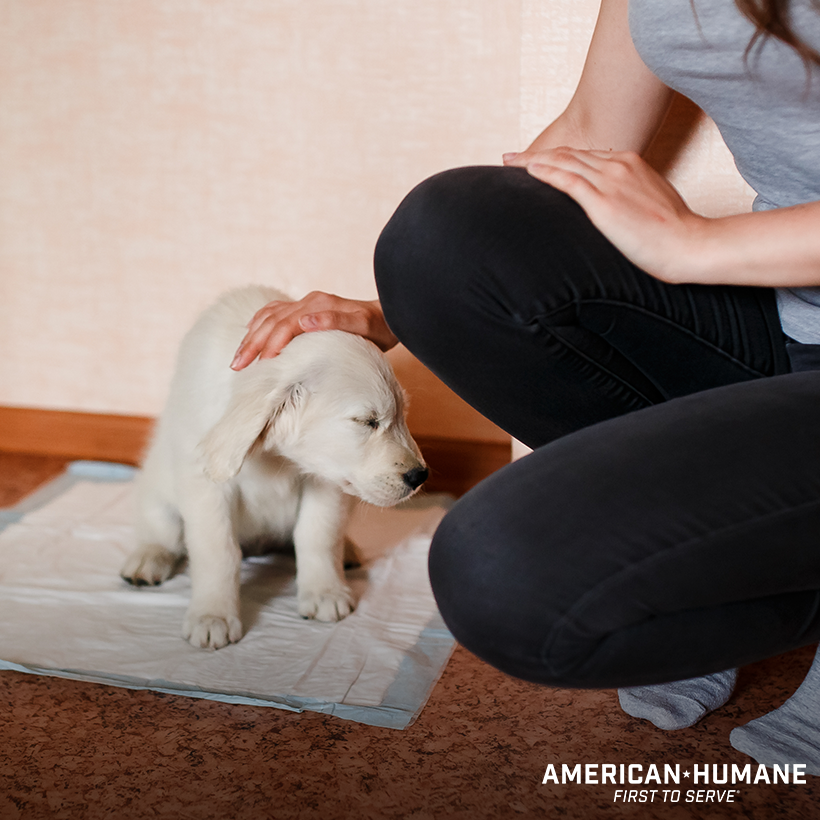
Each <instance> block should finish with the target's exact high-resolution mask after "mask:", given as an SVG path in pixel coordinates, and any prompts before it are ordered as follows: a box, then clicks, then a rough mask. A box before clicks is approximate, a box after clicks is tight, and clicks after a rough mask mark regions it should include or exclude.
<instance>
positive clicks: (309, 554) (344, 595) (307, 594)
mask: <svg viewBox="0 0 820 820" xmlns="http://www.w3.org/2000/svg"><path fill="white" fill-rule="evenodd" d="M351 501H352V499H351V498H350V497H349V496H347V495H345V494H344V493H342V491H341V490H339V489H338V488H337V487H335V486H334V485H332V484H329V483H328V482H324V481H321V480H320V479H317V478H309V479H307V481H306V484H305V487H304V490H303V495H302V502H301V505H300V507H299V518H298V520H297V522H296V527H295V528H294V531H293V545H294V547H295V549H296V589H297V594H298V604H299V614H300V615H301V616H302V617H303V618H316V620H317V621H340V620H341V619H342V618H344V617H345V616H346V615H349V614H350V612H351V611H352V610H353V597H352V595H351V592H350V589H349V588H348V586H347V584H345V582H344V574H343V567H342V561H343V554H344V531H345V528H346V526H347V522H348V519H349V518H350V509H351Z"/></svg>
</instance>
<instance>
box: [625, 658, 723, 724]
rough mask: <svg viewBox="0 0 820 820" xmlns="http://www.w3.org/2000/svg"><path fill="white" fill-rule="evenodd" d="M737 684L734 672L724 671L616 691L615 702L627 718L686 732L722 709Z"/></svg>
mask: <svg viewBox="0 0 820 820" xmlns="http://www.w3.org/2000/svg"><path fill="white" fill-rule="evenodd" d="M736 681H737V669H727V670H726V671H724V672H716V673H715V674H714V675H705V676H704V677H702V678H689V679H687V680H679V681H674V682H673V683H659V684H655V685H652V686H630V687H628V688H625V689H619V690H618V700H619V701H620V703H621V708H622V709H623V710H624V712H626V713H627V714H628V715H631V716H632V717H636V718H643V719H644V720H648V721H650V722H652V723H654V724H655V726H657V727H658V728H659V729H666V730H667V731H668V730H671V729H686V728H687V727H689V726H693V725H694V724H695V723H697V722H698V721H699V720H700V719H701V718H702V717H703V716H704V715H705V714H707V713H708V712H712V711H714V710H715V709H719V708H720V707H721V706H723V705H724V704H725V703H726V701H728V700H729V698H730V697H731V696H732V692H734V690H735V683H736Z"/></svg>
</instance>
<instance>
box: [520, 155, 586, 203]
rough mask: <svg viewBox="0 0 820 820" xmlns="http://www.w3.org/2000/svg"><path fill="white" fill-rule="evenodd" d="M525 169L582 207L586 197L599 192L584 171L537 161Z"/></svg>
mask: <svg viewBox="0 0 820 820" xmlns="http://www.w3.org/2000/svg"><path fill="white" fill-rule="evenodd" d="M527 170H528V171H529V172H530V174H531V175H532V176H534V177H535V178H536V179H540V180H541V182H546V183H548V184H549V185H552V187H553V188H557V189H558V190H559V191H563V192H564V193H565V194H568V195H569V196H571V197H572V198H573V199H574V200H575V201H576V202H578V203H579V204H580V205H581V206H582V207H583V206H584V200H585V199H586V198H587V197H589V196H592V195H599V196H600V194H601V191H600V190H599V189H598V188H597V186H596V185H595V184H594V182H593V181H592V180H591V179H590V178H589V176H587V175H585V174H584V173H578V172H577V171H573V170H568V169H567V168H561V167H559V166H555V165H546V164H544V163H539V162H536V163H533V164H532V165H528V166H527Z"/></svg>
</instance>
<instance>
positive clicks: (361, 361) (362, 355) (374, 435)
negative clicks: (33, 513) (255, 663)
mask: <svg viewBox="0 0 820 820" xmlns="http://www.w3.org/2000/svg"><path fill="white" fill-rule="evenodd" d="M286 298H287V297H285V296H283V294H281V293H279V292H277V291H275V290H273V289H272V288H264V287H259V286H254V287H248V288H244V289H241V290H236V291H231V292H229V293H227V294H225V295H224V296H223V297H222V298H221V299H220V300H219V301H218V302H217V303H216V304H215V305H213V306H212V307H211V308H209V309H208V310H206V311H205V312H204V313H203V314H202V316H201V317H200V318H199V319H198V321H197V322H196V324H195V325H194V326H193V328H192V329H191V330H190V331H189V332H188V334H187V335H186V337H185V339H184V340H183V342H182V346H181V348H180V352H179V357H178V360H177V367H176V372H175V374H174V378H173V381H172V384H171V390H170V395H169V398H168V402H167V405H166V407H165V410H164V411H163V414H162V416H161V418H160V420H159V423H158V425H157V429H156V433H155V436H154V439H153V442H152V444H151V447H150V448H149V450H148V453H147V455H146V457H145V460H144V463H143V467H142V470H141V473H140V476H139V479H138V514H137V539H138V544H139V546H138V548H137V549H136V551H135V552H134V553H133V554H132V555H131V556H130V557H129V558H128V560H127V561H126V563H125V565H124V567H123V569H122V576H123V577H124V578H125V579H126V580H128V581H130V582H131V583H134V584H158V583H161V582H162V581H164V580H166V579H167V578H168V577H169V576H170V575H171V573H172V572H173V570H174V568H175V567H176V565H177V563H178V562H179V560H180V559H181V558H182V557H183V556H184V555H185V554H186V553H187V555H188V560H189V572H190V577H191V590H192V592H191V602H190V605H189V607H188V611H187V614H186V616H185V620H184V624H183V635H184V637H185V638H187V639H188V640H189V641H190V642H191V643H192V644H193V645H194V646H200V647H208V648H213V649H218V648H219V647H221V646H225V645H226V644H228V643H230V642H234V641H238V640H239V639H240V638H241V637H242V624H241V621H240V610H239V569H240V562H241V560H242V550H243V548H244V549H245V551H246V552H247V551H258V550H259V549H260V548H266V547H268V546H270V544H271V543H275V544H284V545H288V544H292V545H293V547H294V549H295V552H296V567H297V594H298V608H299V613H300V614H301V615H303V616H304V617H308V618H317V619H318V620H322V621H336V620H339V619H341V618H344V617H345V616H346V615H347V614H348V613H349V612H350V611H351V609H352V607H353V602H352V599H351V595H350V590H349V589H348V587H347V586H346V584H345V582H344V577H343V567H342V560H343V538H344V536H343V534H344V530H345V526H346V524H347V520H348V516H349V513H350V506H351V501H352V498H351V496H357V497H359V498H362V499H364V500H365V501H368V502H370V503H372V504H377V505H380V506H390V505H393V504H396V503H398V502H399V501H401V500H403V499H404V498H407V497H408V496H409V495H411V494H412V492H413V489H412V488H411V487H410V486H409V485H408V483H407V482H406V481H405V480H404V476H405V474H407V473H408V472H409V471H412V470H417V471H418V470H422V469H424V462H423V460H422V458H421V455H420V453H419V450H418V447H417V446H416V443H415V442H414V441H413V439H412V438H411V436H410V433H409V432H408V430H407V426H406V423H405V420H404V397H403V394H402V391H401V388H400V387H399V385H398V383H397V382H396V379H395V376H394V374H393V371H392V369H391V368H390V365H389V364H388V362H387V359H386V358H385V357H384V355H383V354H382V353H381V352H380V351H379V350H378V349H377V348H376V347H375V345H373V344H371V343H370V342H368V341H365V340H364V339H362V338H360V337H358V336H353V335H351V334H349V333H342V332H340V331H321V332H315V333H305V334H302V335H300V336H297V337H296V338H295V339H294V340H293V341H291V342H290V344H288V345H287V347H286V348H285V349H284V350H283V351H282V353H281V354H280V355H279V356H277V357H276V358H274V359H265V360H261V361H256V362H254V363H253V364H251V365H250V366H249V367H247V368H246V369H245V370H242V371H240V372H234V371H233V370H231V369H230V367H229V363H230V361H231V358H232V356H233V353H234V351H235V350H236V348H237V346H238V345H239V342H240V341H241V340H242V338H243V336H244V334H245V332H246V325H247V323H248V321H249V320H250V318H251V317H252V316H253V314H254V313H255V312H256V311H257V310H258V309H259V308H260V307H262V306H263V305H264V304H266V303H267V302H270V301H272V300H274V299H286Z"/></svg>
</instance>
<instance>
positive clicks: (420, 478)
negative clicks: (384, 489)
mask: <svg viewBox="0 0 820 820" xmlns="http://www.w3.org/2000/svg"><path fill="white" fill-rule="evenodd" d="M428 475H430V471H429V470H428V469H427V468H426V467H413V469H412V470H408V471H407V472H406V473H405V474H404V475H403V476H402V478H403V479H404V483H405V484H406V485H407V486H408V487H409V488H410V489H411V490H415V489H416V487H421V485H422V484H424V482H425V481H427V476H428Z"/></svg>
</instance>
